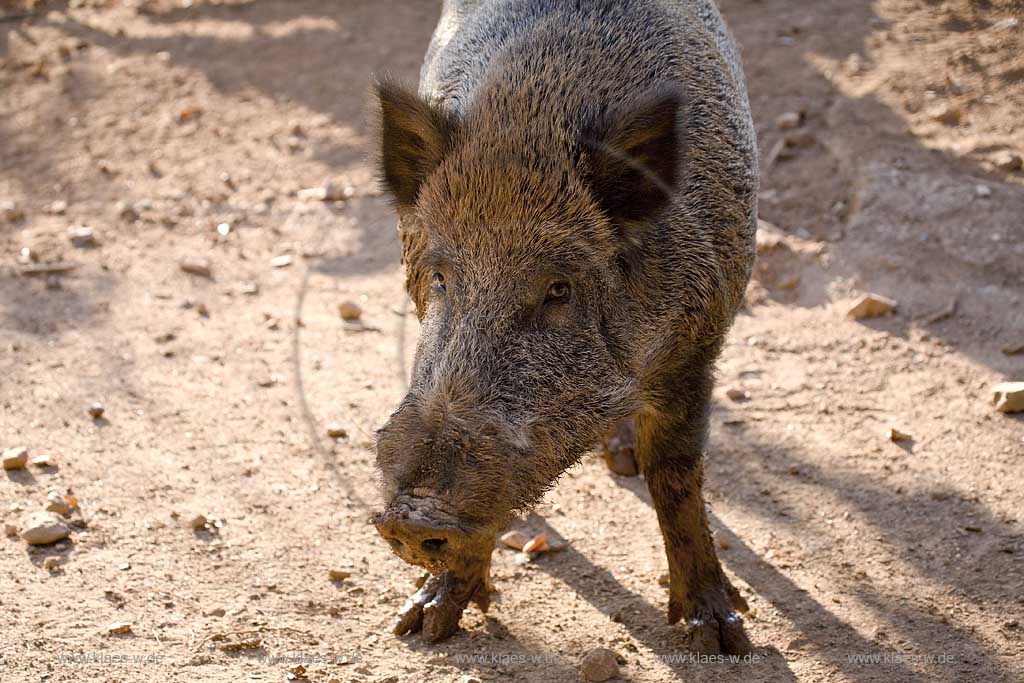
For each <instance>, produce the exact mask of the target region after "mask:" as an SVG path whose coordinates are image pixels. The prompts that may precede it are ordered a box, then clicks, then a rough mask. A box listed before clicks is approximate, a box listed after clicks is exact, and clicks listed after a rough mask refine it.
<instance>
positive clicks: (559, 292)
mask: <svg viewBox="0 0 1024 683" xmlns="http://www.w3.org/2000/svg"><path fill="white" fill-rule="evenodd" d="M570 289H571V288H570V287H569V283H568V282H555V283H553V284H552V285H551V286H550V287H548V293H547V295H546V296H545V297H544V303H553V302H558V301H568V299H569V292H570Z"/></svg>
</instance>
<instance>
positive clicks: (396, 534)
mask: <svg viewBox="0 0 1024 683" xmlns="http://www.w3.org/2000/svg"><path fill="white" fill-rule="evenodd" d="M436 503H437V501H435V500H434V499H432V498H426V497H420V496H406V495H400V496H398V497H397V498H396V499H395V500H394V501H393V502H392V504H391V505H390V506H389V507H388V509H387V510H385V511H383V512H379V513H377V514H376V515H374V517H373V524H374V526H376V527H377V532H378V533H379V534H380V535H381V536H382V537H384V539H385V540H386V541H387V542H388V544H389V545H390V546H391V548H392V549H393V550H394V551H395V554H396V555H398V556H399V557H400V558H402V559H403V560H404V561H406V562H408V563H410V564H414V565H418V566H421V567H424V568H426V569H429V570H431V571H434V572H437V571H441V570H443V569H447V568H450V565H451V564H452V563H453V562H461V561H463V560H465V559H467V558H469V557H471V556H475V555H477V554H479V553H478V552H477V551H478V550H479V549H478V548H477V547H476V546H478V545H483V544H481V543H480V542H479V541H480V540H481V539H480V538H477V537H476V535H475V534H473V533H470V532H467V531H466V530H464V529H463V528H462V527H461V526H460V524H459V523H458V521H457V519H456V518H454V517H452V516H451V515H449V514H447V513H445V512H443V511H442V510H440V509H439V508H438V507H437V505H436Z"/></svg>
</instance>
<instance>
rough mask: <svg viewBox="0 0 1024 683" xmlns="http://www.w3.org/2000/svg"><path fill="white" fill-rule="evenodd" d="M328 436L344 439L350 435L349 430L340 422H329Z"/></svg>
mask: <svg viewBox="0 0 1024 683" xmlns="http://www.w3.org/2000/svg"><path fill="white" fill-rule="evenodd" d="M327 436H329V437H331V438H332V439H344V438H345V437H346V436H348V431H347V430H346V429H345V428H344V427H342V426H341V425H340V424H333V423H332V424H329V425H327Z"/></svg>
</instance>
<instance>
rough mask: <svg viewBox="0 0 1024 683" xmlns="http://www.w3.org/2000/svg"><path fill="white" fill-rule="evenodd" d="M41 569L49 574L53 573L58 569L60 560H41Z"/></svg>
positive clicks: (53, 558)
mask: <svg viewBox="0 0 1024 683" xmlns="http://www.w3.org/2000/svg"><path fill="white" fill-rule="evenodd" d="M43 569H45V570H46V571H49V572H55V571H57V570H58V569H60V558H59V557H53V556H50V557H48V558H46V559H45V560H43Z"/></svg>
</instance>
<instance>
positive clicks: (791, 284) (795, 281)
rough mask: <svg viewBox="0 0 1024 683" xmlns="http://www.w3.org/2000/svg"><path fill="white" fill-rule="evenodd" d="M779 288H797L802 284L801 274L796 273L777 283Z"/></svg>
mask: <svg viewBox="0 0 1024 683" xmlns="http://www.w3.org/2000/svg"><path fill="white" fill-rule="evenodd" d="M777 286H778V288H779V289H796V288H797V287H799V286H800V276H799V275H794V276H793V277H787V278H784V279H782V280H780V281H779V284H778V285H777Z"/></svg>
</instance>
